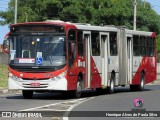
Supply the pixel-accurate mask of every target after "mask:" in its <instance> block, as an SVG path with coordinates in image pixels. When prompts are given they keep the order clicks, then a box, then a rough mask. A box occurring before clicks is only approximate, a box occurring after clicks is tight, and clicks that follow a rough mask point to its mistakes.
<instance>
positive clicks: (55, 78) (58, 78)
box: [51, 71, 67, 81]
mask: <svg viewBox="0 0 160 120" xmlns="http://www.w3.org/2000/svg"><path fill="white" fill-rule="evenodd" d="M66 73H67V71H64V72H62V73H61V74H59V75H58V76H56V77H53V78H51V80H54V81H56V80H60V79H62V78H64V77H65V75H66Z"/></svg>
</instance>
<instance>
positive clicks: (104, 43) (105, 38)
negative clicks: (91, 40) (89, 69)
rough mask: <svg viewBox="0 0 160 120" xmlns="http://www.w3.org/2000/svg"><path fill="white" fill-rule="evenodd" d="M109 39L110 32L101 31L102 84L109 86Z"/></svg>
mask: <svg viewBox="0 0 160 120" xmlns="http://www.w3.org/2000/svg"><path fill="white" fill-rule="evenodd" d="M108 40H109V33H103V32H101V33H100V44H101V62H102V64H101V72H102V74H101V78H102V86H107V84H108V83H107V81H108V47H107V43H108V42H107V41H108Z"/></svg>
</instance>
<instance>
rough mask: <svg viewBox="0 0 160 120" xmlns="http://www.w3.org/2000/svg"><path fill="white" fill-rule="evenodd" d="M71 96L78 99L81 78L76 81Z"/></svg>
mask: <svg viewBox="0 0 160 120" xmlns="http://www.w3.org/2000/svg"><path fill="white" fill-rule="evenodd" d="M71 94H72V96H73V97H74V98H80V97H81V94H82V80H81V77H80V76H79V77H78V80H77V88H76V90H73V91H71Z"/></svg>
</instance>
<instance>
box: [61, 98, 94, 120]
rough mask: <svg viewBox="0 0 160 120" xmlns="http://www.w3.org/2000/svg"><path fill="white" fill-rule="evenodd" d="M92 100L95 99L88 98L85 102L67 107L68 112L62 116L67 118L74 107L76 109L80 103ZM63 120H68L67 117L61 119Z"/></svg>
mask: <svg viewBox="0 0 160 120" xmlns="http://www.w3.org/2000/svg"><path fill="white" fill-rule="evenodd" d="M93 98H95V97H90V98H88V99H86V100H84V101H79V102H77V103H76V104H74V105H72V106H71V107H69V108H68V109H67V111H68V112H66V113H65V115H64V116H68V115H69V113H70V112H71V111H72V110H73V109H74V108H75V107H77V106H78V105H80V104H82V103H84V102H86V101H89V100H91V99H93ZM63 120H69V117H63Z"/></svg>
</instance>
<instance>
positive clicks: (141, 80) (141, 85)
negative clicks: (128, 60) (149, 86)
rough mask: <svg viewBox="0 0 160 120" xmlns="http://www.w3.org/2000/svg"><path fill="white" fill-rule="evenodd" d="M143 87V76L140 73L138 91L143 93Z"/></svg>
mask: <svg viewBox="0 0 160 120" xmlns="http://www.w3.org/2000/svg"><path fill="white" fill-rule="evenodd" d="M144 85H145V76H144V73H142V74H141V78H140V83H139V85H138V90H139V91H143V90H144Z"/></svg>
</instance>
